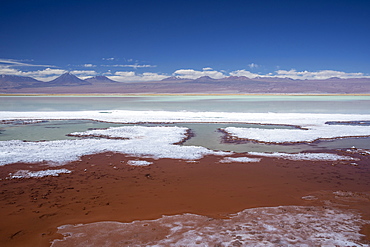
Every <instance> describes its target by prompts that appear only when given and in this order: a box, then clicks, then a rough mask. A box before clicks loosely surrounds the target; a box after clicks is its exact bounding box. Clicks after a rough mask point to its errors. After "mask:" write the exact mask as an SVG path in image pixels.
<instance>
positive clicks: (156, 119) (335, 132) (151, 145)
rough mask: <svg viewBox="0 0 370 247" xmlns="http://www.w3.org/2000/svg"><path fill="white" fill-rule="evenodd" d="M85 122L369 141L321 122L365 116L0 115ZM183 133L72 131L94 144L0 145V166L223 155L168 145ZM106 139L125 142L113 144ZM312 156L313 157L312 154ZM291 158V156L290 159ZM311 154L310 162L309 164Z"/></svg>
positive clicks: (369, 129)
mask: <svg viewBox="0 0 370 247" xmlns="http://www.w3.org/2000/svg"><path fill="white" fill-rule="evenodd" d="M42 119H44V120H45V119H46V120H48V119H53V120H58V119H91V120H97V121H104V122H114V123H142V122H153V123H163V122H172V123H177V122H189V123H192V122H200V123H217V122H223V123H257V124H258V123H259V124H275V125H276V124H280V125H295V126H299V127H301V128H302V129H259V128H233V127H228V128H225V130H226V131H227V132H229V133H230V134H231V135H234V136H236V137H238V138H246V139H252V140H257V141H262V142H273V143H284V142H312V141H314V140H317V139H322V138H339V137H349V136H351V137H354V136H369V135H370V126H356V125H353V126H351V125H327V124H325V123H326V122H327V121H331V122H335V121H369V120H370V115H359V114H357V115H356V114H306V113H230V112H169V111H123V110H116V111H110V112H109V114H107V113H104V112H102V111H100V112H98V111H69V112H68V111H61V112H9V111H2V112H0V120H25V121H33V120H42ZM185 131H186V129H185V128H179V127H150V128H149V127H142V126H141V127H139V126H129V127H122V128H110V129H108V130H92V131H86V132H76V133H73V134H75V135H87V136H95V137H98V138H100V139H83V140H60V141H48V142H22V141H17V140H13V141H1V142H0V165H4V164H10V163H14V162H43V161H45V162H48V163H50V162H56V163H65V162H69V161H73V160H77V159H79V157H80V156H82V155H87V154H95V153H101V152H106V151H113V152H120V153H125V154H130V155H133V156H149V157H155V158H174V159H189V160H191V159H199V158H201V157H202V156H203V155H207V154H219V155H222V154H225V153H223V152H215V151H211V150H208V149H206V148H204V147H196V146H178V145H173V144H174V143H176V142H180V141H182V140H183V139H184V138H185ZM102 137H110V138H129V140H113V139H110V140H108V139H104V138H102ZM315 155H317V154H315ZM292 157H293V156H291V158H292ZM312 157H313V156H312V155H311V158H310V159H312Z"/></svg>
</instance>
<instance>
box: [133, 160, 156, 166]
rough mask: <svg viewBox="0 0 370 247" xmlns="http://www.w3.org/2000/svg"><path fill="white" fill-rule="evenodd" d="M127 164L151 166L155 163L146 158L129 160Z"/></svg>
mask: <svg viewBox="0 0 370 247" xmlns="http://www.w3.org/2000/svg"><path fill="white" fill-rule="evenodd" d="M127 164H128V165H130V166H149V165H151V164H153V162H149V161H146V160H129V161H127Z"/></svg>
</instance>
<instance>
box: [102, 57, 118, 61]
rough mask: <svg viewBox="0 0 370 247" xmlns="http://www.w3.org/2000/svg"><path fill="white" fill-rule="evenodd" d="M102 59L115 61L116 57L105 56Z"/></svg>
mask: <svg viewBox="0 0 370 247" xmlns="http://www.w3.org/2000/svg"><path fill="white" fill-rule="evenodd" d="M102 60H107V61H113V60H115V58H114V57H108V58H104V57H103V58H102Z"/></svg>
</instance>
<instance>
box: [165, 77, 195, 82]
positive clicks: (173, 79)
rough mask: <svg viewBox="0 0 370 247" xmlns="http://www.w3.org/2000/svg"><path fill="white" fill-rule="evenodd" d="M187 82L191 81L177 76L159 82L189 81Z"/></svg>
mask: <svg viewBox="0 0 370 247" xmlns="http://www.w3.org/2000/svg"><path fill="white" fill-rule="evenodd" d="M189 80H191V79H187V78H181V77H178V76H170V77H167V78H164V79H162V80H161V81H189Z"/></svg>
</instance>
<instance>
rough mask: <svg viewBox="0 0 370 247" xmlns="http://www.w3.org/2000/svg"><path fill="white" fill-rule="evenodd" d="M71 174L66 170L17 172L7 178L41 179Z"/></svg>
mask: <svg viewBox="0 0 370 247" xmlns="http://www.w3.org/2000/svg"><path fill="white" fill-rule="evenodd" d="M71 172H72V171H70V170H67V169H57V170H43V171H29V170H19V171H17V172H16V173H14V174H12V173H10V174H9V178H42V177H47V176H54V177H57V176H59V174H63V173H71Z"/></svg>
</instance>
